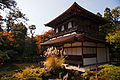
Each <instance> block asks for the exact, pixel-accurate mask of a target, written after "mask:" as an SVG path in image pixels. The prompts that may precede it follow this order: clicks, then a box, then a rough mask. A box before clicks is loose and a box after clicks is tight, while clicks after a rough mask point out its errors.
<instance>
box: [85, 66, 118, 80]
mask: <svg viewBox="0 0 120 80" xmlns="http://www.w3.org/2000/svg"><path fill="white" fill-rule="evenodd" d="M99 69H100V70H99V71H94V72H91V71H86V72H85V73H84V74H83V77H84V78H85V79H89V80H119V79H120V67H117V66H114V65H108V64H105V65H100V66H99ZM96 75H97V77H96Z"/></svg>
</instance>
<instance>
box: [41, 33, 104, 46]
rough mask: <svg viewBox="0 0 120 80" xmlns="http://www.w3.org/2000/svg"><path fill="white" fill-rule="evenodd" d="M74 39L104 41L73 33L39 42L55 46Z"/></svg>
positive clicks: (42, 44) (43, 44)
mask: <svg viewBox="0 0 120 80" xmlns="http://www.w3.org/2000/svg"><path fill="white" fill-rule="evenodd" d="M75 41H91V42H93V41H94V42H102V43H105V40H100V39H97V38H93V37H90V36H87V35H86V34H73V35H69V36H61V37H58V38H55V39H52V40H48V41H46V42H44V43H40V45H41V46H53V45H54V46H56V45H60V44H61V45H62V44H65V43H72V42H75Z"/></svg>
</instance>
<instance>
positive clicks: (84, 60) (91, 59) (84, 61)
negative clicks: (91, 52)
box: [83, 58, 96, 65]
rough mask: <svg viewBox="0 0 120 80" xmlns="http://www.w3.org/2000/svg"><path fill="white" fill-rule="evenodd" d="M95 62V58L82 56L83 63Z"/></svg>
mask: <svg viewBox="0 0 120 80" xmlns="http://www.w3.org/2000/svg"><path fill="white" fill-rule="evenodd" d="M89 64H96V58H84V59H83V65H89Z"/></svg>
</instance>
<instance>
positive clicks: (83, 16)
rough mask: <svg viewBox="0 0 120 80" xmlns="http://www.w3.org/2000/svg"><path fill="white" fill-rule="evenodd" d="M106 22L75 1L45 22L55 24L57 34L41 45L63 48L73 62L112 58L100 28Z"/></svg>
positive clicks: (65, 54) (95, 61)
mask: <svg viewBox="0 0 120 80" xmlns="http://www.w3.org/2000/svg"><path fill="white" fill-rule="evenodd" d="M107 22H108V21H107V20H105V19H103V18H102V17H99V16H97V15H95V14H93V13H91V12H89V11H87V10H85V9H84V8H82V7H81V6H79V5H78V4H77V3H76V2H75V3H74V4H73V5H72V6H71V7H70V8H69V9H67V10H66V11H65V12H64V13H62V14H61V15H60V16H58V17H56V18H55V19H53V20H52V21H51V22H49V23H47V24H45V26H48V27H51V28H53V29H54V30H55V32H56V34H55V35H54V36H52V38H51V39H50V40H48V41H46V42H44V43H41V44H40V45H41V46H55V47H61V48H63V55H64V56H66V61H67V62H68V63H71V64H77V65H80V66H88V65H93V64H96V63H97V64H101V63H106V62H108V61H109V48H108V45H107V43H106V42H105V35H104V34H102V33H100V32H99V26H100V25H103V24H106V23H107Z"/></svg>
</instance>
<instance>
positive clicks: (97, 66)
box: [96, 43, 98, 71]
mask: <svg viewBox="0 0 120 80" xmlns="http://www.w3.org/2000/svg"><path fill="white" fill-rule="evenodd" d="M97 54H98V53H97V43H96V71H97V67H98V58H97Z"/></svg>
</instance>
